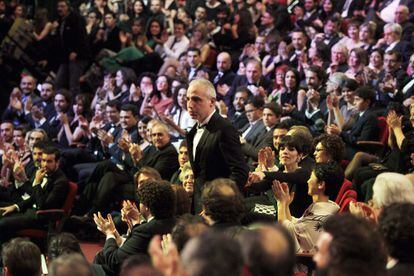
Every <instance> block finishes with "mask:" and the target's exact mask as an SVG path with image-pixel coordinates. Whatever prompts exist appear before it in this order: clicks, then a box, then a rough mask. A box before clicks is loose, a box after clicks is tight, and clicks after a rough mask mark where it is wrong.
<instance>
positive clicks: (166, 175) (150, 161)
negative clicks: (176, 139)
mask: <svg viewBox="0 0 414 276" xmlns="http://www.w3.org/2000/svg"><path fill="white" fill-rule="evenodd" d="M144 155H145V156H143V158H142V159H141V160H140V161H139V162H138V164H137V165H136V168H137V169H138V170H139V169H140V168H142V167H144V166H148V167H151V168H154V169H156V170H157V171H158V172H159V173H160V174H161V177H162V178H163V179H165V180H170V179H171V176H172V175H173V174H174V172H176V171H177V170H178V168H179V164H178V153H177V150H176V149H175V148H174V146H173V145H172V144H171V143H168V144H167V145H166V146H165V147H164V148H162V149H157V148H156V147H155V146H150V148H149V149H148V150H147V151H146V152H145V153H144Z"/></svg>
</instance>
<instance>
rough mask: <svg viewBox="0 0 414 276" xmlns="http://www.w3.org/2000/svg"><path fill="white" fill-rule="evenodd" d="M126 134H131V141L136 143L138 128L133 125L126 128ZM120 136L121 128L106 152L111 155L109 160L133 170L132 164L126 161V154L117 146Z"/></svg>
mask: <svg viewBox="0 0 414 276" xmlns="http://www.w3.org/2000/svg"><path fill="white" fill-rule="evenodd" d="M128 134H129V135H130V136H131V141H132V142H133V143H138V137H139V134H138V128H137V126H133V127H132V128H130V129H129V130H128ZM121 137H122V130H120V131H119V132H118V133H117V135H116V136H115V139H114V141H115V143H114V145H113V146H112V147H109V149H108V152H109V154H110V156H111V161H112V162H114V163H115V164H120V165H123V166H125V170H126V171H133V170H134V169H133V166H131V163H130V162H127V161H126V160H127V159H126V156H127V155H128V154H125V153H124V152H123V151H122V150H121V149H120V148H119V147H118V140H119V139H120V138H121Z"/></svg>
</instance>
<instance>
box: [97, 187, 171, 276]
mask: <svg viewBox="0 0 414 276" xmlns="http://www.w3.org/2000/svg"><path fill="white" fill-rule="evenodd" d="M138 197H139V200H140V204H139V210H138V208H137V207H136V206H135V205H132V204H130V203H127V204H125V205H124V207H123V208H122V211H121V212H122V216H123V218H124V219H125V221H126V222H127V224H128V225H129V232H130V234H129V235H128V236H127V238H126V239H125V238H123V237H121V236H120V235H119V233H118V231H117V230H116V228H115V225H114V223H113V221H112V217H111V215H108V218H107V219H105V218H103V217H102V216H101V214H100V213H98V214H95V215H94V220H95V223H96V225H97V227H98V229H99V230H100V231H101V232H102V233H103V234H105V236H106V241H105V245H104V249H103V250H102V251H101V252H99V253H98V254H97V255H96V257H95V260H94V263H96V264H100V265H102V266H103V268H104V269H105V271H106V272H107V273H108V275H114V274H116V273H117V272H119V269H120V266H121V264H122V262H123V261H124V260H125V259H127V258H128V257H129V256H131V255H137V254H147V252H148V245H149V243H150V241H151V239H152V238H153V237H154V236H155V235H163V234H167V233H171V231H172V228H173V227H174V225H175V219H174V218H173V215H174V204H175V203H174V197H175V196H174V191H173V189H172V187H171V184H170V183H169V182H167V181H153V180H150V181H148V182H144V183H143V184H142V185H141V186H140V187H139V188H138Z"/></svg>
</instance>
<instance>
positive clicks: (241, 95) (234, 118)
mask: <svg viewBox="0 0 414 276" xmlns="http://www.w3.org/2000/svg"><path fill="white" fill-rule="evenodd" d="M250 95H251V94H250V91H249V89H247V87H246V86H240V87H238V88H237V90H236V94H235V95H234V100H233V108H234V110H231V109H230V110H228V112H227V117H228V118H229V119H230V121H231V123H232V124H233V126H234V127H235V128H236V129H237V130H241V129H242V128H243V127H244V126H245V125H246V124H247V123H248V122H249V121H248V118H247V113H246V106H245V105H246V103H247V100H248V99H249V96H250Z"/></svg>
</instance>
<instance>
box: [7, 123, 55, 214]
mask: <svg viewBox="0 0 414 276" xmlns="http://www.w3.org/2000/svg"><path fill="white" fill-rule="evenodd" d="M34 134H36V132H35V131H32V132H31V133H30V134H29V137H31V135H34ZM46 147H47V144H46V143H45V142H43V141H39V142H37V143H35V144H34V145H33V146H32V147H31V154H32V156H31V160H30V161H29V162H28V163H27V164H25V165H23V164H22V162H21V161H20V160H16V161H15V160H9V161H10V166H11V170H12V173H13V179H14V181H13V182H12V183H10V185H9V186H7V187H0V206H8V205H11V204H15V203H18V202H20V201H22V200H24V199H26V198H28V197H29V196H30V195H31V194H32V192H33V190H32V189H33V188H32V183H33V181H34V178H35V175H36V174H35V173H36V171H37V170H38V169H40V168H41V162H42V155H43V150H44V149H45V148H46ZM9 161H8V162H9Z"/></svg>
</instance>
